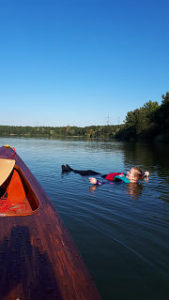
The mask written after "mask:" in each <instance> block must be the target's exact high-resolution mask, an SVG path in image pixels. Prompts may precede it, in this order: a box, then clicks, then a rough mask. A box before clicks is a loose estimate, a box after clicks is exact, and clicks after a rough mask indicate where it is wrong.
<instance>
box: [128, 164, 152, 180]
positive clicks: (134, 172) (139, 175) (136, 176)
mask: <svg viewBox="0 0 169 300" xmlns="http://www.w3.org/2000/svg"><path fill="white" fill-rule="evenodd" d="M149 175H150V174H149V172H148V171H145V172H144V173H143V172H142V170H141V169H140V168H138V167H132V168H131V169H130V170H129V171H128V172H127V175H126V177H127V178H128V179H129V180H130V182H137V181H138V180H140V179H148V177H149Z"/></svg>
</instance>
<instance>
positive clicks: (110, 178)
mask: <svg viewBox="0 0 169 300" xmlns="http://www.w3.org/2000/svg"><path fill="white" fill-rule="evenodd" d="M123 174H124V173H109V174H108V175H107V176H106V177H105V179H107V180H109V181H113V179H114V177H115V176H118V175H123Z"/></svg>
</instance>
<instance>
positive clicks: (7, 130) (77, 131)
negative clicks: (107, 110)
mask: <svg viewBox="0 0 169 300" xmlns="http://www.w3.org/2000/svg"><path fill="white" fill-rule="evenodd" d="M119 130H120V125H106V126H87V127H76V126H69V125H68V126H65V127H48V126H40V127H32V126H0V136H24V137H51V138H59V137H83V138H90V139H92V138H95V139H97V138H98V139H104V138H105V139H112V138H114V137H115V135H116V134H117V132H118V131H119Z"/></svg>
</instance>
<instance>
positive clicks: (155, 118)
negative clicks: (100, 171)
mask: <svg viewBox="0 0 169 300" xmlns="http://www.w3.org/2000/svg"><path fill="white" fill-rule="evenodd" d="M0 136H25V137H26V136H27V137H51V138H58V137H83V138H90V139H114V138H116V139H119V140H125V141H137V140H153V139H157V140H162V141H169V92H166V94H165V95H162V102H161V104H158V102H157V101H152V100H149V101H148V102H146V103H145V104H144V105H143V106H142V107H140V108H137V109H135V110H133V111H129V112H128V113H127V115H126V118H125V121H124V123H123V124H121V125H105V126H101V125H100V126H86V127H77V126H69V125H67V126H64V127H49V126H38V127H32V126H2V125H1V126H0Z"/></svg>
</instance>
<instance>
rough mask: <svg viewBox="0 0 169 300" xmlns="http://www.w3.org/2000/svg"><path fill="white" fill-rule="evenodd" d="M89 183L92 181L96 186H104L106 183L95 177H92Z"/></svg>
mask: <svg viewBox="0 0 169 300" xmlns="http://www.w3.org/2000/svg"><path fill="white" fill-rule="evenodd" d="M89 181H90V183H91V184H94V185H102V184H104V183H105V182H103V181H100V180H98V179H96V178H95V177H90V178H89Z"/></svg>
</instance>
